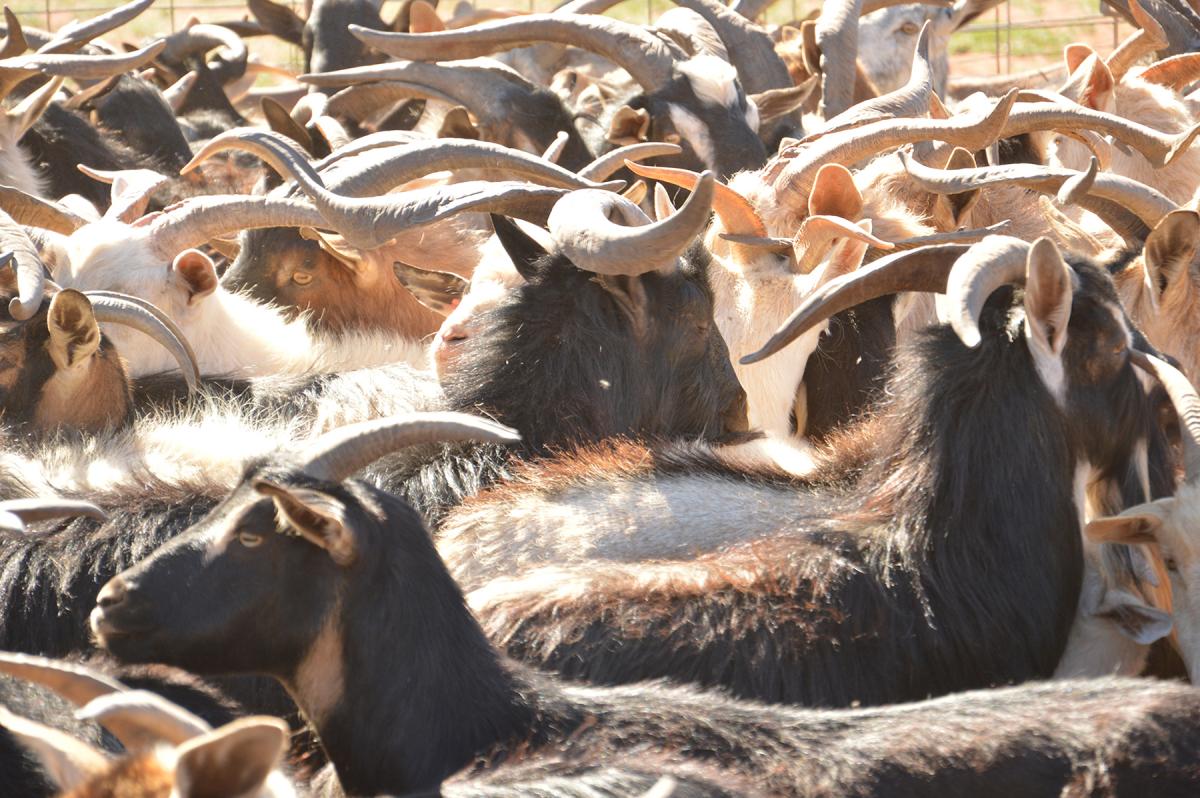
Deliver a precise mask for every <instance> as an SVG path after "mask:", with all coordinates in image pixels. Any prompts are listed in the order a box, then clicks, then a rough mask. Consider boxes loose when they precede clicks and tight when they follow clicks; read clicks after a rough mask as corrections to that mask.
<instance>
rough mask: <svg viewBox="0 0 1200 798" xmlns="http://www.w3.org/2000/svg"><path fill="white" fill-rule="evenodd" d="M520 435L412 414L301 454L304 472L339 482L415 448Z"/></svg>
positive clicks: (339, 435)
mask: <svg viewBox="0 0 1200 798" xmlns="http://www.w3.org/2000/svg"><path fill="white" fill-rule="evenodd" d="M520 440H521V436H520V434H519V433H518V432H517V431H516V430H514V429H512V428H510V427H506V426H504V425H503V424H498V423H496V422H495V421H491V420H489V419H486V418H480V417H478V416H472V415H469V414H467V413H412V414H410V415H406V416H402V417H399V418H384V419H377V420H374V421H363V422H360V423H358V424H348V425H346V426H344V427H339V428H338V429H336V430H333V431H332V432H327V433H325V434H324V435H322V436H321V437H319V438H317V439H316V440H315V441H313V442H312V444H311V445H310V446H309V447H308V448H307V449H306V450H305V452H304V455H303V456H304V460H305V465H304V473H306V474H308V475H309V476H311V477H313V478H314V479H321V480H325V481H328V482H340V481H341V480H343V479H346V478H348V477H349V476H351V475H352V474H354V473H355V472H357V471H359V470H361V469H363V468H366V467H367V466H369V465H370V464H371V463H374V462H375V461H376V460H378V459H379V458H381V457H383V456H384V455H387V454H390V453H392V452H394V451H396V450H398V449H403V448H406V447H409V446H417V445H419V444H429V443H451V442H465V441H480V442H485V443H517V442H518V441H520Z"/></svg>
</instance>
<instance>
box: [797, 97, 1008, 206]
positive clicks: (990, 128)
mask: <svg viewBox="0 0 1200 798" xmlns="http://www.w3.org/2000/svg"><path fill="white" fill-rule="evenodd" d="M1016 100H1017V92H1016V91H1015V90H1014V91H1011V92H1009V93H1008V94H1007V95H1005V96H1004V98H1003V99H1001V100H1000V101H999V102H998V103H996V105H995V106H994V107H993V108H991V109H990V110H989V111H988V113H987V114H986V115H985V116H983V117H967V116H961V117H959V116H956V117H951V118H950V119H911V120H910V119H885V120H881V121H879V122H872V123H869V124H866V125H863V126H862V127H857V128H854V129H852V130H846V131H843V132H841V133H834V134H832V135H829V136H824V137H822V138H820V139H817V140H816V141H814V142H812V143H810V144H803V145H800V146H799V148H798V152H797V153H796V154H795V156H794V158H793V159H792V160H790V161H788V160H784V159H779V160H778V161H777V163H778V165H779V167H781V169H782V171H780V172H779V174H778V176H777V177H775V179H774V182H775V185H776V187H777V188H778V189H779V190H781V191H784V192H788V193H794V194H796V195H798V196H801V197H804V198H806V199H807V197H808V194H809V192H810V191H811V190H812V185H813V180H814V179H815V178H816V176H817V172H818V171H819V170H820V169H821V167H822V166H824V165H825V164H828V163H838V164H844V165H850V164H854V163H857V162H858V161H861V160H863V159H864V158H867V157H869V156H871V155H875V154H877V153H880V152H883V151H884V150H888V149H891V148H893V147H898V146H900V145H901V144H909V143H912V142H914V141H925V140H935V141H944V142H947V143H948V144H954V145H955V146H959V147H963V148H965V149H967V150H969V151H971V152H975V151H978V150H981V149H983V148H984V147H986V146H987V145H989V144H991V143H992V142H993V141H995V140H996V139H998V138H1000V134H1001V132H1002V131H1003V130H1004V127H1005V122H1006V120H1007V119H1008V115H1009V112H1010V111H1011V110H1012V106H1013V103H1015V102H1016ZM784 152H785V154H786V150H785V151H784Z"/></svg>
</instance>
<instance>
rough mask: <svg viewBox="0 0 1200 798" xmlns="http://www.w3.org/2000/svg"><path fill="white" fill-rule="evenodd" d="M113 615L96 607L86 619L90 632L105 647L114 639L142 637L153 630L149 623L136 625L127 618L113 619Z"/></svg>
mask: <svg viewBox="0 0 1200 798" xmlns="http://www.w3.org/2000/svg"><path fill="white" fill-rule="evenodd" d="M126 614H128V613H126ZM114 615H115V613H112V612H109V611H106V610H105V609H104V608H102V607H96V608H94V609H93V610H92V614H91V617H90V618H89V619H88V620H89V623H90V625H91V627H92V632H93V633H94V634H95V635H96V637H97V638H99V639H100V641H101V642H102V643H104V644H105V645H107V643H108V642H109V641H112V640H114V639H120V638H130V637H134V636H143V635H145V634H146V633H148V632H150V631H152V630H153V629H154V625H153V624H151V623H145V622H143V623H137V622H136V621H134V620H132V619H129V618H126V619H124V620H122V619H120V618H119V617H113V616H114Z"/></svg>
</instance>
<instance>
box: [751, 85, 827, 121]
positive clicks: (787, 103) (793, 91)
mask: <svg viewBox="0 0 1200 798" xmlns="http://www.w3.org/2000/svg"><path fill="white" fill-rule="evenodd" d="M816 87H817V82H816V81H815V80H812V79H811V78H810V79H809V80H806V81H804V82H803V83H801V84H800V85H799V86H788V87H787V88H783V89H767V90H766V91H764V92H759V93H758V94H752V95H750V100H751V101H752V102H753V103H754V106H755V107H756V108H758V121H759V124H766V123H767V122H771V121H774V120H776V119H778V118H779V117H781V116H786V115H787V114H790V113H791V112H792V111H795V110H796V109H797V108H799V107H800V106H802V105H804V102H805V100H807V99H808V96H809V95H810V94H812V93H813V90H814V89H816Z"/></svg>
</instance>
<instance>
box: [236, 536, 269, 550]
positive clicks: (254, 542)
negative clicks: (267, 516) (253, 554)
mask: <svg viewBox="0 0 1200 798" xmlns="http://www.w3.org/2000/svg"><path fill="white" fill-rule="evenodd" d="M262 542H263V536H262V535H256V534H254V533H253V532H238V543H241V544H242V545H243V546H245V547H246V548H248V549H252V548H254V547H255V546H261V545H262Z"/></svg>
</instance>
